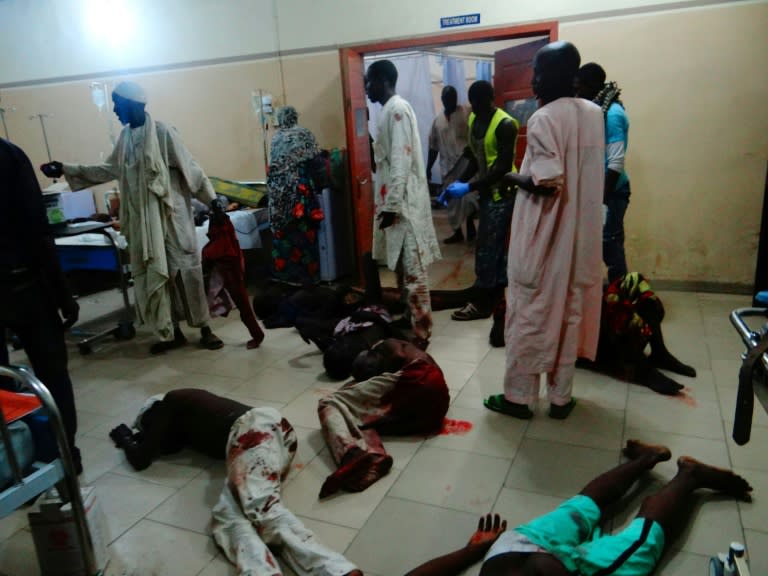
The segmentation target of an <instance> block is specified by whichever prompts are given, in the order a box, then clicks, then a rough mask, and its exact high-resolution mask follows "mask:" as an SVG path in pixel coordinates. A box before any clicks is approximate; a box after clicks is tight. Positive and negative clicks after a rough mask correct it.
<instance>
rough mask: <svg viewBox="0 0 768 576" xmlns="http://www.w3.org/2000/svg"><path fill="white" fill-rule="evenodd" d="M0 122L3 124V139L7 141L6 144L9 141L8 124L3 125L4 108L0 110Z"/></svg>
mask: <svg viewBox="0 0 768 576" xmlns="http://www.w3.org/2000/svg"><path fill="white" fill-rule="evenodd" d="M0 120H2V122H3V130H4V131H5V139H6V140H8V142H10V141H11V139H10V138H9V137H8V124H6V123H5V108H0Z"/></svg>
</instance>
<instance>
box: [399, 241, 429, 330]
mask: <svg viewBox="0 0 768 576" xmlns="http://www.w3.org/2000/svg"><path fill="white" fill-rule="evenodd" d="M401 258H402V266H403V280H402V282H403V289H404V294H405V298H406V303H407V305H408V309H409V310H410V316H411V327H412V329H413V334H414V336H415V337H416V339H418V340H419V342H420V343H422V344H424V345H425V344H426V343H427V342H429V338H430V336H431V335H432V306H431V302H430V299H429V276H428V275H427V269H426V268H425V267H424V265H423V264H422V262H421V258H420V257H419V247H418V245H417V243H416V238H415V237H414V236H413V234H410V233H406V235H405V241H404V244H403V253H402V256H401Z"/></svg>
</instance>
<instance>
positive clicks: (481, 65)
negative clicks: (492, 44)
mask: <svg viewBox="0 0 768 576" xmlns="http://www.w3.org/2000/svg"><path fill="white" fill-rule="evenodd" d="M475 77H476V78H477V79H478V80H486V81H488V82H493V74H492V70H491V63H490V62H484V61H482V60H478V61H477V62H475Z"/></svg>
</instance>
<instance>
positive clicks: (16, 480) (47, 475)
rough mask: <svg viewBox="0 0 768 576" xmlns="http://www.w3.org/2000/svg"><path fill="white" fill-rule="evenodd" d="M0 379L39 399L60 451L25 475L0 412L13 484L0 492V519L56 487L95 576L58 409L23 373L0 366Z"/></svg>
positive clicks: (38, 384) (90, 572)
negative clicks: (11, 381) (69, 509)
mask: <svg viewBox="0 0 768 576" xmlns="http://www.w3.org/2000/svg"><path fill="white" fill-rule="evenodd" d="M0 376H5V377H9V378H13V379H14V380H16V381H17V382H18V383H19V384H21V385H22V386H23V388H25V389H26V390H28V391H29V392H32V393H33V394H34V396H36V397H37V398H38V399H39V401H40V403H41V404H42V408H43V409H44V410H45V412H46V413H47V415H48V420H49V422H50V425H51V428H52V431H53V434H54V437H55V438H56V445H57V447H58V451H59V458H57V459H55V460H53V461H52V462H48V463H40V462H36V463H34V464H33V465H32V466H31V468H30V470H29V471H27V472H26V473H25V471H24V470H22V466H21V465H20V463H19V461H18V459H17V457H16V451H15V449H14V445H13V443H12V442H11V436H10V433H9V430H8V425H7V422H6V415H5V412H4V411H2V410H0V435H1V436H2V440H3V446H4V448H5V451H6V456H7V459H8V462H9V463H10V469H11V477H12V484H11V485H10V486H9V487H7V488H5V489H4V490H2V491H1V492H0V518H5V517H6V516H8V515H10V514H11V512H13V511H14V510H16V509H17V508H19V507H20V506H22V505H24V504H25V503H26V502H28V501H29V500H30V499H32V498H34V497H35V496H37V495H38V494H41V493H43V492H45V491H46V490H48V489H49V488H51V487H53V486H57V487H58V488H59V492H60V493H61V494H62V495H63V496H66V497H68V500H69V502H70V504H71V507H72V516H73V519H74V523H75V527H76V530H77V537H78V540H79V541H80V551H81V553H82V558H83V565H84V566H85V567H86V570H87V574H88V575H89V576H90V575H95V574H97V573H98V572H99V571H98V568H97V567H96V560H95V556H94V549H93V542H92V540H91V533H90V531H89V530H88V524H87V520H86V515H85V508H84V506H83V500H82V497H81V495H80V485H79V483H78V480H77V473H76V471H75V464H74V462H73V460H72V455H71V453H70V451H69V445H68V444H67V434H66V432H65V430H64V424H63V423H62V420H61V415H60V414H59V409H58V408H57V407H56V403H55V402H54V400H53V397H52V396H51V393H50V392H49V391H48V389H47V388H46V387H45V386H44V385H43V384H42V382H40V380H38V379H37V378H36V377H34V376H33V375H32V374H31V373H30V372H28V371H27V370H26V369H24V368H20V367H4V366H0ZM10 419H11V415H10V414H9V415H8V420H10Z"/></svg>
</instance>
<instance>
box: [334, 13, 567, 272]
mask: <svg viewBox="0 0 768 576" xmlns="http://www.w3.org/2000/svg"><path fill="white" fill-rule="evenodd" d="M557 32H558V26H557V22H542V23H538V24H531V25H526V26H514V27H505V28H493V29H488V30H474V31H469V32H460V33H449V34H438V35H434V36H426V37H421V38H412V39H406V40H393V41H386V42H377V43H372V44H366V45H360V46H353V47H349V48H342V49H340V50H339V58H340V64H341V78H342V89H343V94H344V115H345V121H346V135H347V150H348V155H349V170H350V188H351V193H352V206H353V215H354V227H355V235H354V238H355V259H356V262H357V269H358V270H362V267H361V263H362V255H363V254H365V253H366V252H370V251H371V248H372V230H373V216H374V203H373V177H372V172H371V154H370V140H369V131H368V102H367V98H366V95H365V87H364V83H363V82H364V81H363V77H364V73H365V64H364V57H365V56H366V55H371V54H382V53H388V52H389V53H391V52H396V51H414V50H436V49H455V48H456V47H461V46H462V45H464V46H466V45H474V44H479V43H496V42H502V43H503V42H507V43H509V42H510V41H515V43H520V42H521V41H522V42H523V43H526V44H527V43H528V42H526V41H532V40H537V39H541V40H542V43H546V42H552V41H554V40H557ZM537 49H538V47H537ZM498 52H499V53H502V52H503V50H500V51H498ZM534 53H535V51H534ZM530 58H532V54H531V55H530V57H529V58H528V60H525V59H524V58H516V57H512V56H509V57H507V58H506V60H505V61H504V62H502V63H501V64H499V63H497V64H496V66H497V69H498V70H505V72H504V74H505V75H507V76H509V70H510V69H511V68H508V67H509V66H511V67H515V66H517V68H516V69H519V68H520V66H522V65H524V66H525V70H527V77H525V75H523V77H520V76H518V77H516V78H517V80H516V83H514V84H513V85H510V86H509V89H507V88H504V89H502V90H497V94H496V100H497V102H496V104H497V106H500V107H503V108H505V109H507V110H508V111H509V110H510V108H515V107H518V108H519V109H521V110H523V111H524V110H526V109H527V108H530V107H531V98H532V93H530V71H529V63H530ZM497 75H498V72H497ZM521 78H522V80H521ZM522 134H524V131H521V135H522ZM520 140H522V143H521V142H520ZM521 146H522V148H520V147H521ZM524 149H525V143H524V137H523V138H519V140H518V150H519V151H522V150H524ZM518 156H519V159H518V162H519V160H520V159H521V158H522V155H521V154H520V153H519V154H518Z"/></svg>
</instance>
